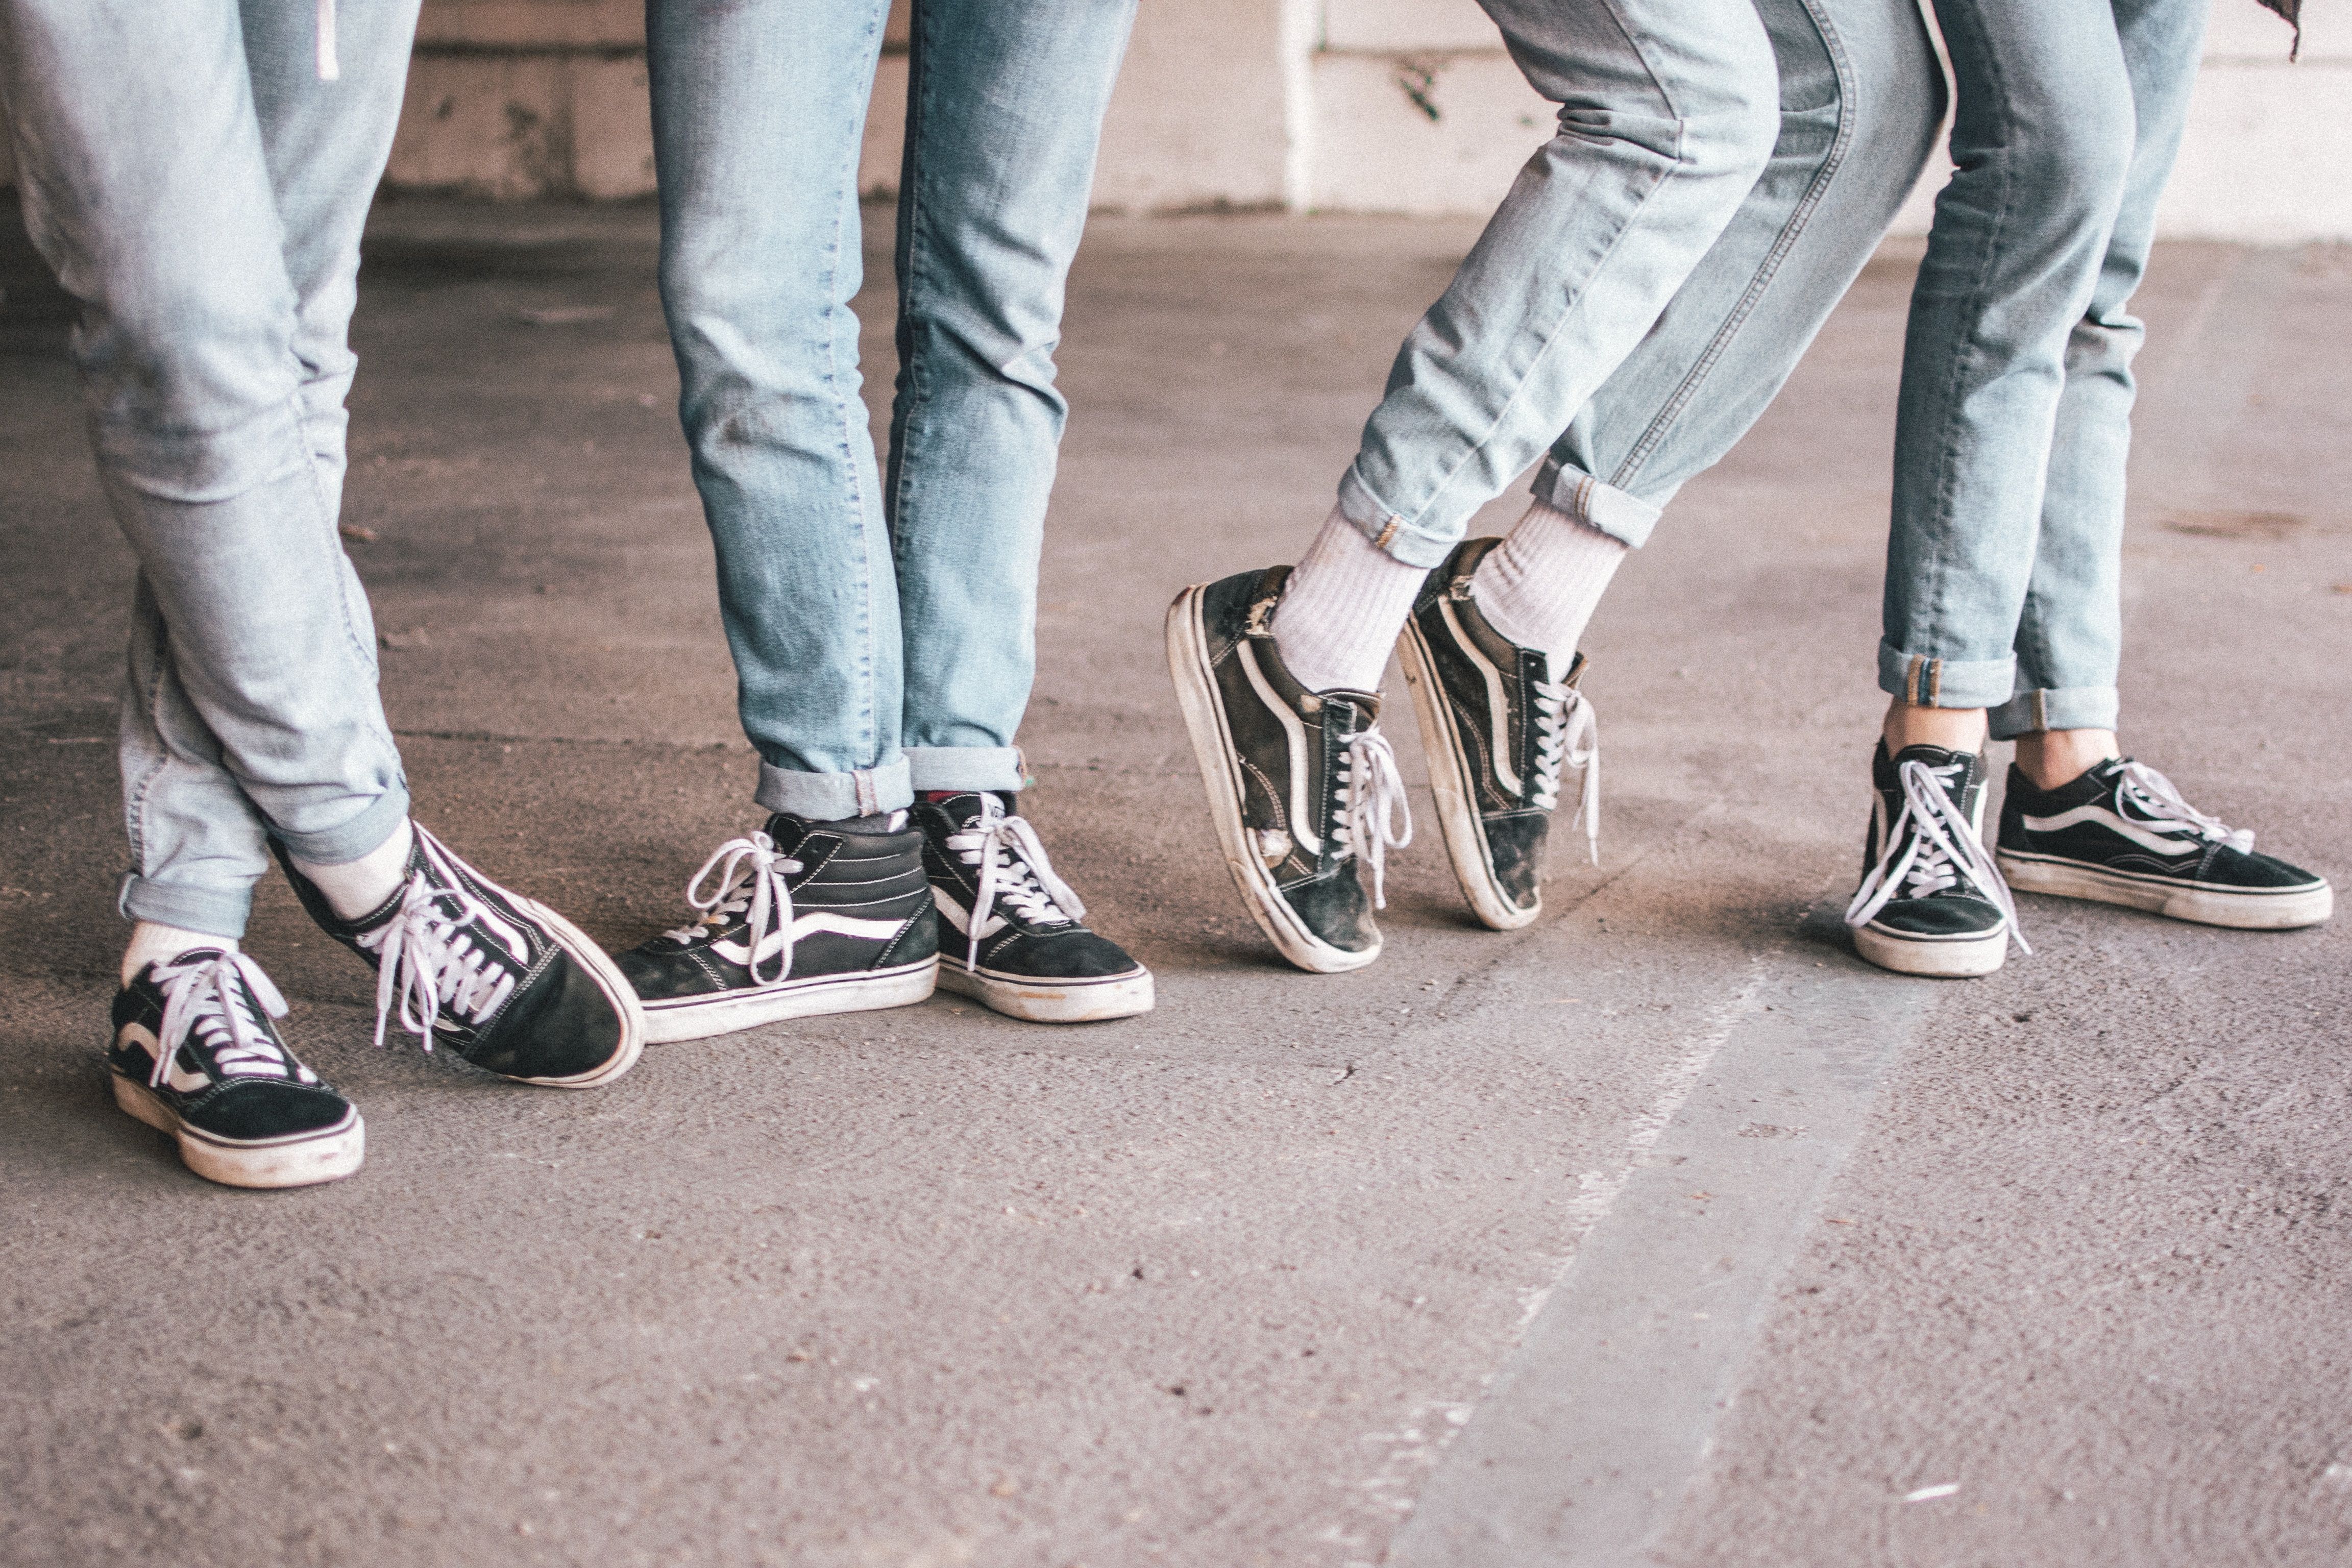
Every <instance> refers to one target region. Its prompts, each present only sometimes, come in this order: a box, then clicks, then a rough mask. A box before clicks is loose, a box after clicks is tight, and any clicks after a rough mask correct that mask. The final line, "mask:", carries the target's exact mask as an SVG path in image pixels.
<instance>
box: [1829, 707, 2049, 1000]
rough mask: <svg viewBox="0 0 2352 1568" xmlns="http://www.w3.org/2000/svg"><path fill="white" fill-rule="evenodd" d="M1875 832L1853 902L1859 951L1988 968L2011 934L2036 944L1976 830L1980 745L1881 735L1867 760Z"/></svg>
mask: <svg viewBox="0 0 2352 1568" xmlns="http://www.w3.org/2000/svg"><path fill="white" fill-rule="evenodd" d="M1870 780H1871V784H1872V785H1873V787H1874V798H1873V800H1872V802H1871V813H1870V836H1869V837H1868V838H1867V839H1866V840H1865V841H1864V846H1863V852H1862V866H1863V877H1862V886H1861V888H1860V889H1857V890H1856V891H1855V893H1854V895H1853V902H1852V903H1851V904H1848V905H1847V906H1846V911H1845V923H1846V924H1847V925H1849V926H1852V927H1853V946H1854V951H1855V952H1859V953H1861V954H1862V956H1863V957H1864V958H1866V959H1868V960H1870V962H1871V963H1874V964H1876V965H1878V966H1879V967H1880V968H1881V969H1892V970H1895V971H1896V972H1898V973H1904V974H1937V975H1966V974H1990V973H1992V972H1993V971H1994V970H1996V969H1999V968H2000V965H2001V961H2002V960H2003V959H2005V958H2007V957H2008V956H2009V944H2010V943H2011V942H2016V943H2017V945H2018V947H2019V948H2020V950H2021V951H2023V952H2032V951H2033V950H2032V948H2030V947H2027V946H2026V945H2025V938H2024V936H2023V935H2022V934H2021V933H2020V932H2019V931H2018V929H2017V909H2016V906H2015V905H2014V904H2013V903H2011V900H2010V896H2009V889H2008V887H2007V885H2006V884H2004V883H2003V882H2002V881H2001V879H2000V869H1999V868H1996V867H1995V866H1994V865H1993V863H1992V858H1991V857H1990V856H1989V855H1987V854H1986V853H1985V847H1984V841H1983V840H1982V839H1981V838H1979V837H1978V833H1979V829H1980V827H1981V826H1982V824H1983V821H1984V785H1985V760H1984V755H1983V753H1982V752H1948V751H1946V750H1944V748H1942V747H1941V746H1906V747H1904V748H1903V750H1902V751H1900V752H1896V753H1895V755H1894V756H1893V757H1889V756H1888V755H1887V754H1886V743H1885V742H1883V741H1882V742H1879V745H1878V749H1877V751H1876V752H1873V753H1872V755H1871V761H1870Z"/></svg>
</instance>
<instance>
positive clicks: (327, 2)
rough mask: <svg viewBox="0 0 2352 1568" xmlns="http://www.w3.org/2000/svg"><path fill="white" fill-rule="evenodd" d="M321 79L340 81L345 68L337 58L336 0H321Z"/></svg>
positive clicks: (319, 55) (319, 60) (319, 59)
mask: <svg viewBox="0 0 2352 1568" xmlns="http://www.w3.org/2000/svg"><path fill="white" fill-rule="evenodd" d="M318 65H319V79H320V81H340V80H341V79H342V75H343V68H342V66H341V63H340V62H339V61H337V59H336V58H335V0H319V54H318Z"/></svg>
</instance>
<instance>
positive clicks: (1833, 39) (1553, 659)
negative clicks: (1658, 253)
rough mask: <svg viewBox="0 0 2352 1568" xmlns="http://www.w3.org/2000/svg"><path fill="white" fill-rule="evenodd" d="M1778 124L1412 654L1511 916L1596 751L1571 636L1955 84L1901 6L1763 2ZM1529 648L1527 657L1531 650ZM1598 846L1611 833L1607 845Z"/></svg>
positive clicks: (1463, 822)
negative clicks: (1646, 325) (1690, 259)
mask: <svg viewBox="0 0 2352 1568" xmlns="http://www.w3.org/2000/svg"><path fill="white" fill-rule="evenodd" d="M1758 10H1759V14H1760V15H1761V16H1762V17H1763V20H1764V23H1765V26H1766V28H1767V30H1768V31H1769V34H1770V36H1771V40H1772V47H1773V54H1774V57H1775V58H1776V60H1777V61H1778V63H1779V68H1780V139H1779V141H1778V142H1776V143H1775V145H1774V147H1773V151H1772V158H1771V162H1770V163H1769V164H1768V165H1767V167H1766V169H1765V172H1764V174H1763V176H1762V177H1761V178H1760V179H1759V180H1758V181H1757V183H1756V184H1755V185H1754V186H1753V187H1752V188H1751V189H1750V190H1749V191H1748V195H1747V198H1746V199H1745V200H1744V201H1743V202H1742V203H1741V204H1740V206H1739V210H1738V213H1737V214H1736V215H1735V216H1733V218H1732V221H1731V223H1730V225H1729V226H1727V228H1726V229H1725V230H1724V232H1723V234H1722V236H1721V237H1719V238H1718V239H1717V241H1716V243H1715V244H1714V246H1713V247H1710V248H1709V249H1708V251H1707V253H1706V257H1705V258H1703V259H1702V260H1701V261H1700V262H1699V264H1698V266H1697V267H1696V268H1695V269H1694V270H1693V271H1692V273H1691V275H1690V277H1689V278H1688V279H1686V280H1685V282H1684V284H1683V286H1682V288H1681V289H1679V290H1678V291H1677V292H1676V293H1675V298H1674V300H1673V301H1672V302H1671V303H1669V304H1668V305H1667V307H1666V309H1665V310H1664V313H1662V314H1661V315H1660V316H1659V318H1658V321H1657V323H1656V325H1655V326H1654V327H1653V328H1652V329H1651V331H1650V332H1649V333H1648V335H1646V336H1645V337H1644V338H1643V340H1642V342H1641V344H1640V346H1639V347H1637V348H1636V349H1635V350H1634V351H1633V353H1631V354H1629V355H1628V356H1626V359H1625V361H1624V363H1622V364H1621V365H1620V366H1619V367H1618V368H1617V371H1616V372H1615V374H1612V375H1611V376H1610V378H1609V380H1608V381H1607V382H1605V383H1604V384H1602V385H1601V389H1600V390H1599V391H1598V392H1596V393H1595V394H1594V395H1593V396H1592V399H1591V402H1589V403H1588V404H1586V405H1585V406H1584V408H1583V409H1582V410H1581V411H1580V412H1579V413H1578V415H1577V416H1576V418H1575V419H1574V420H1573V421H1572V422H1571V423H1570V426H1569V427H1568V429H1567V430H1566V431H1565V432H1564V433H1563V434H1562V435H1561V436H1560V437H1559V439H1558V440H1557V441H1556V442H1554V444H1553V446H1552V448H1551V453H1550V456H1549V459H1548V460H1547V461H1546V462H1545V463H1544V464H1543V466H1542V468H1541V469H1540V471H1539V472H1538V475H1537V478H1536V484H1535V490H1536V501H1535V504H1534V505H1533V506H1532V507H1530V509H1529V510H1528V513H1527V515H1526V516H1524V517H1523V518H1522V519H1520V521H1518V522H1517V524H1516V525H1515V526H1514V527H1513V528H1512V529H1511V531H1509V533H1508V534H1507V535H1506V536H1505V538H1504V540H1503V542H1501V543H1500V544H1499V545H1495V544H1492V543H1491V542H1486V541H1472V542H1467V543H1465V545H1463V546H1462V547H1460V548H1459V549H1457V550H1456V551H1455V552H1454V555H1453V556H1452V557H1450V558H1449V559H1448V562H1447V563H1446V565H1445V566H1444V568H1442V569H1441V570H1439V571H1438V572H1436V573H1433V574H1431V576H1430V579H1429V583H1428V584H1427V586H1426V587H1425V588H1424V589H1423V593H1422V595H1421V598H1420V600H1419V602H1418V603H1417V604H1416V605H1415V606H1414V611H1413V616H1412V620H1411V621H1410V622H1408V623H1407V626H1406V628H1405V636H1404V639H1403V643H1402V647H1401V649H1400V651H1401V654H1402V658H1403V659H1404V668H1405V674H1406V677H1407V679H1408V682H1409V685H1410V689H1411V691H1412V699H1413V708H1414V712H1415V714H1416V716H1417V717H1418V719H1419V720H1420V722H1421V728H1422V733H1423V742H1424V748H1423V749H1424V751H1425V752H1426V753H1427V755H1428V756H1429V758H1430V782H1431V786H1432V788H1433V792H1434V793H1435V796H1436V801H1437V810H1438V823H1439V826H1440V828H1441V829H1442V830H1443V832H1444V840H1445V847H1446V850H1447V853H1448V855H1449V857H1450V858H1452V860H1453V862H1454V872H1455V875H1456V878H1457V879H1459V880H1460V882H1461V884H1462V888H1463V890H1464V893H1465V896H1466V897H1467V898H1468V899H1469V900H1470V903H1471V906H1472V908H1473V909H1474V910H1476V911H1477V914H1478V916H1479V918H1480V919H1481V920H1482V921H1486V923H1487V924H1488V925H1491V926H1495V927H1496V928H1497V929H1509V928H1511V927H1514V926H1517V925H1521V924H1524V923H1526V922H1527V921H1531V920H1533V919H1534V918H1535V917H1536V916H1537V915H1538V913H1539V912H1540V911H1541V909H1542V900H1541V890H1540V883H1541V877H1542V869H1543V859H1544V854H1545V840H1546V837H1547V836H1548V832H1549V819H1550V816H1551V815H1552V813H1553V810H1554V808H1555V806H1556V805H1557V804H1558V800H1559V789H1560V777H1559V774H1560V770H1561V768H1562V767H1563V766H1575V765H1577V763H1579V762H1580V761H1581V762H1582V763H1583V774H1584V779H1583V787H1582V795H1581V804H1582V806H1583V811H1582V813H1581V816H1582V817H1583V825H1584V827H1585V831H1586V835H1587V840H1588V844H1592V843H1593V841H1594V839H1595V838H1596V837H1597V831H1598V807H1599V801H1600V793H1599V788H1598V771H1597V770H1598V757H1599V752H1598V745H1597V742H1596V741H1595V739H1594V731H1593V724H1592V719H1591V703H1590V702H1589V701H1587V700H1585V698H1584V696H1583V693H1582V692H1581V691H1580V689H1577V688H1576V687H1575V685H1574V681H1575V679H1576V678H1575V676H1574V675H1571V674H1570V673H1569V672H1570V670H1571V669H1576V668H1580V667H1581V664H1580V659H1579V658H1578V655H1577V652H1576V647H1577V642H1578V639H1579V637H1580V635H1581V633H1582V630H1583V627H1584V626H1585V624H1586V621H1587V620H1588V619H1589V618H1590V616H1591V613H1592V610H1593V608H1594V606H1595V605H1597V604H1598V602H1599V600H1600V597H1601V591H1602V589H1603V588H1605V587H1606V585H1607V584H1608V581H1609V578H1610V576H1611V575H1612V574H1613V572H1614V571H1615V568H1616V566H1617V563H1618V562H1619V561H1620V560H1621V559H1622V556H1623V555H1624V554H1625V552H1627V550H1628V549H1630V548H1633V547H1635V546H1638V545H1640V544H1641V543H1643V542H1645V541H1646V540H1647V539H1648V537H1649V535H1650V532H1651V530H1652V528H1653V527H1654V524H1655V522H1656V521H1657V518H1658V515H1659V512H1660V510H1661V509H1662V508H1664V506H1665V505H1666V503H1667V502H1668V501H1669V500H1671V499H1672V497H1673V496H1674V495H1675V492H1676V491H1677V490H1678V489H1680V488H1681V487H1682V485H1683V484H1684V483H1685V481H1686V480H1688V479H1690V478H1691V477H1692V476H1693V475H1695V474H1697V473H1699V472H1701V471H1702V470H1704V469H1706V468H1708V467H1710V466H1712V465H1713V464H1714V463H1715V462H1716V461H1717V459H1719V458H1721V457H1722V456H1723V455H1724V454H1725V453H1726V452H1727V451H1728V450H1729V449H1730V448H1731V447H1732V446H1733V445H1734V444H1736V443H1737V442H1738V439H1739V438H1740V437H1742V436H1743V435H1745V434H1746V433H1747V430H1748V427H1749V426H1751V425H1752V424H1753V423H1754V422H1755V420H1756V419H1757V417H1758V416H1759V415H1760V414H1761V413H1762V412H1763V410H1764V408H1765V407H1766V406H1767V405H1769V403H1770V401H1771V399H1772V397H1773V395H1775V394H1776V393H1777V392H1778V391H1779V389H1780V385H1781V384H1782V382H1784V381H1785V380H1786V379H1787V377H1788V375H1789V374H1790V371H1791V370H1792V369H1793V368H1794V366H1795V364H1796V363H1797V360H1798V359H1799V357H1800V356H1801V354H1802V353H1803V352H1804V350H1805V348H1806V346H1807V345H1808V344H1809V343H1811V341H1812V338H1813V335H1814V333H1815V332H1816V331H1819V330H1820V327H1821V325H1822V321H1824V320H1826V319H1827V317H1828V315H1829V313H1830V311H1831V310H1832V308H1833V307H1834V306H1835V305H1836V303H1837V301H1838V300H1839V299H1840V298H1841V297H1843V294H1844V292H1845V289H1846V288H1847V286H1848V285H1849V284H1851V283H1852V281H1853V279H1854V277H1855V275H1856V274H1857V273H1858V272H1859V271H1860V270H1861V268H1862V267H1863V265H1864V263H1865V262H1866V261H1867V260H1868V259H1869V258H1870V257H1871V255H1872V254H1873V252H1874V250H1875V249H1876V247H1877V244H1878V241H1879V239H1880V237H1882V236H1883V235H1884V234H1885V229H1886V226H1887V224H1888V223H1889V222H1890V221H1892V219H1893V217H1894V216H1895V211H1896V210H1897V209H1898V208H1899V207H1900V205H1902V203H1903V200H1904V198H1905V197H1906V195H1908V194H1909V193H1910V190H1911V187H1912V185H1913V184H1915V183H1916V180H1917V177H1918V172H1919V170H1920V169H1921V168H1922V167H1923V166H1924V165H1925V163H1926V161H1927V157H1928V155H1929V153H1930V152H1931V151H1932V149H1933V147H1934V143H1935V139H1936V134H1937V131H1938V130H1939V129H1940V127H1941V124H1942V118H1943V101H1944V100H1943V91H1942V87H1943V78H1942V73H1941V71H1940V69H1939V68H1937V64H1936V59H1935V55H1934V51H1933V49H1932V47H1930V45H1929V43H1928V39H1927V28H1926V26H1925V25H1924V24H1923V23H1922V21H1921V20H1920V17H1919V15H1918V12H1917V10H1916V7H1915V6H1913V5H1910V4H1908V3H1907V0H1761V3H1760V4H1759V6H1758ZM1530 655H1532V656H1535V657H1533V658H1530V657H1529V656H1530ZM1595 852H1596V853H1597V846H1596V847H1595Z"/></svg>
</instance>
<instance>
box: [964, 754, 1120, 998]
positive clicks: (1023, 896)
mask: <svg viewBox="0 0 2352 1568" xmlns="http://www.w3.org/2000/svg"><path fill="white" fill-rule="evenodd" d="M980 801H981V805H980V815H979V816H975V817H973V818H972V819H971V821H970V822H968V823H966V824H965V825H964V826H963V828H962V830H961V831H960V832H956V833H950V834H949V835H948V847H949V848H950V849H952V850H954V851H955V852H956V857H957V858H959V859H961V861H962V862H963V863H964V864H965V865H967V866H976V867H978V868H980V876H979V879H978V880H977V882H976V883H975V885H974V886H973V889H972V901H971V931H969V932H968V933H967V934H968V935H969V936H970V938H971V944H970V946H969V948H968V949H967V951H966V952H965V955H964V962H965V963H969V964H971V967H973V968H974V969H978V968H979V967H980V935H981V931H982V929H983V928H984V927H985V926H986V924H987V921H988V917H989V914H990V913H991V911H992V910H994V909H995V908H996V906H997V905H998V904H999V903H1003V904H1006V905H1009V906H1010V907H1011V908H1012V909H1013V912H1014V913H1016V914H1018V915H1020V916H1022V917H1023V918H1024V919H1025V920H1031V921H1036V922H1037V923H1039V924H1040V925H1055V924H1068V923H1070V922H1073V921H1080V920H1084V919H1085V918H1086V913H1087V906H1086V905H1085V904H1084V903H1082V902H1080V901H1079V899H1078V895H1077V894H1076V893H1074V892H1072V891H1071V890H1070V885H1069V884H1068V883H1067V882H1065V881H1063V880H1062V879H1061V878H1059V877H1057V876H1055V874H1054V863H1053V862H1052V861H1051V860H1049V859H1047V858H1045V844H1044V842H1043V841H1041V840H1040V839H1039V838H1038V837H1037V830H1036V829H1035V828H1034V827H1032V826H1029V820H1028V818H1026V817H1022V816H1008V815H1007V814H1006V812H1005V810H1004V803H1003V801H1002V800H999V799H998V798H997V797H996V796H995V795H992V794H989V793H987V792H985V791H983V792H982V795H981V797H980ZM1000 856H1001V857H1002V858H1000Z"/></svg>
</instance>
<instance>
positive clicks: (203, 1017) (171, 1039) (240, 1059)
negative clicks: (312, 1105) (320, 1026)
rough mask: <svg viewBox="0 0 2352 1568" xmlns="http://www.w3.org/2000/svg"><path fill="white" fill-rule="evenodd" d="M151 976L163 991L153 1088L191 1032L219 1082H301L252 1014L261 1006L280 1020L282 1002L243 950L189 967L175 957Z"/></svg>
mask: <svg viewBox="0 0 2352 1568" xmlns="http://www.w3.org/2000/svg"><path fill="white" fill-rule="evenodd" d="M149 973H152V974H153V975H154V977H155V983H156V984H158V985H160V986H162V987H163V1027H162V1028H161V1029H160V1030H159V1031H158V1033H157V1036H156V1040H155V1070H154V1071H153V1072H152V1073H150V1074H148V1075H147V1081H148V1083H149V1084H150V1085H151V1086H152V1087H155V1088H161V1087H163V1080H164V1079H167V1078H169V1077H170V1076H171V1072H172V1058H173V1057H176V1056H178V1055H179V1054H180V1047H181V1046H182V1045H184V1044H185V1043H186V1041H187V1038H188V1036H189V1035H190V1034H191V1033H194V1035H195V1037H197V1038H198V1039H199V1040H202V1041H203V1042H204V1044H205V1049H207V1050H209V1051H211V1052H212V1054H213V1065H214V1067H215V1068H218V1069H219V1072H220V1076H222V1077H223V1078H282V1079H291V1080H293V1081H295V1082H299V1081H300V1080H301V1076H302V1075H301V1072H300V1069H299V1068H298V1067H297V1066H296V1065H295V1063H294V1062H293V1061H292V1059H291V1058H289V1057H288V1056H287V1055H286V1052H285V1050H284V1048H283V1047H280V1046H279V1045H278V1042H277V1041H276V1040H275V1039H273V1038H272V1037H270V1034H269V1031H268V1029H266V1028H264V1027H263V1026H262V1024H261V1020H260V1019H258V1018H257V1017H255V1016H253V1012H252V1008H251V1005H250V1003H251V1002H259V1003H260V1004H261V1007H262V1010H263V1011H264V1012H266V1013H268V1015H269V1016H271V1017H273V1018H283V1017H284V1016H286V998H285V997H283V996H281V995H279V994H278V987H277V986H275V985H273V984H270V982H269V976H268V975H267V974H264V973H262V972H261V965H259V964H258V963H255V962H254V961H253V960H252V959H251V958H249V957H247V955H246V954H244V953H242V952H221V953H215V954H214V955H213V956H212V957H210V958H202V959H197V960H195V961H194V962H193V963H181V962H180V961H179V960H177V959H173V960H170V961H167V962H165V963H158V964H156V965H154V966H153V967H152V969H151V970H150V971H149ZM240 980H242V981H243V982H244V984H245V988H247V989H250V991H251V992H252V996H251V998H250V1001H249V1000H248V999H247V996H246V995H245V994H243V991H242V990H241V989H240V987H239V985H238V984H237V983H238V982H239V981H240ZM257 1069H259V1070H257Z"/></svg>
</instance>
